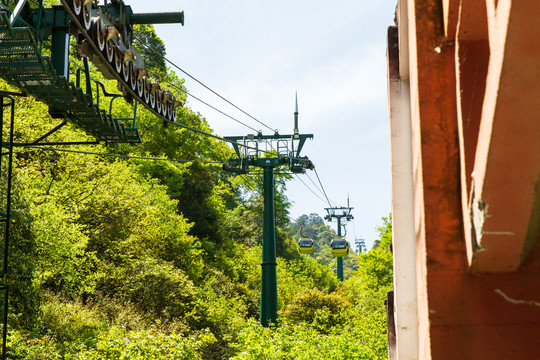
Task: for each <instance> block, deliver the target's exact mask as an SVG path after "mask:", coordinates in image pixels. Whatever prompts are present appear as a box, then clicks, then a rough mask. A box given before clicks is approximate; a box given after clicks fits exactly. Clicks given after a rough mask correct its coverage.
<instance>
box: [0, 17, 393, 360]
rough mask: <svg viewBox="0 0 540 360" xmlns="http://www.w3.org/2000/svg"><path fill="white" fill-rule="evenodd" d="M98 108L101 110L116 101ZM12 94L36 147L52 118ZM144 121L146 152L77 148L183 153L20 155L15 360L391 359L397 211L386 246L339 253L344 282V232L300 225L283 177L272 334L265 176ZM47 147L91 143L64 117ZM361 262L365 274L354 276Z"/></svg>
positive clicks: (387, 221) (192, 138)
mask: <svg viewBox="0 0 540 360" xmlns="http://www.w3.org/2000/svg"><path fill="white" fill-rule="evenodd" d="M136 28H137V31H138V32H139V34H140V39H141V41H142V42H144V43H146V44H151V45H152V46H153V47H158V48H159V49H162V50H163V51H161V50H160V51H161V52H162V53H163V54H164V51H165V49H164V46H163V42H162V41H161V40H160V39H159V38H158V37H157V36H156V34H155V32H154V30H153V28H152V27H151V26H138V27H136ZM141 51H142V52H143V54H144V56H145V58H146V59H147V65H148V66H149V67H151V68H153V69H154V70H155V71H157V72H160V73H161V74H162V75H163V76H165V78H166V79H167V80H168V81H169V82H170V83H172V85H170V86H171V89H173V88H176V89H175V91H173V92H175V93H176V90H178V88H179V89H183V80H181V79H179V78H177V77H176V75H175V74H174V73H172V72H171V71H170V70H169V69H167V68H166V66H165V64H164V63H163V62H162V61H163V59H162V58H159V57H155V56H154V55H155V54H153V53H149V52H147V51H146V50H142V49H141ZM91 74H92V76H93V77H94V78H95V79H98V80H101V81H103V83H104V86H105V87H106V89H107V91H110V92H117V91H116V84H115V83H114V82H110V81H106V80H105V79H104V78H103V76H102V75H101V74H99V73H98V72H97V71H96V70H95V69H91ZM83 85H84V84H83ZM0 86H1V87H2V88H4V89H8V88H9V87H7V86H5V84H3V83H2V82H0ZM164 86H165V87H166V86H167V85H164ZM180 96H181V98H182V99H185V96H186V95H185V94H184V95H180ZM100 101H101V106H102V107H107V106H108V105H109V101H110V100H107V99H101V100H100ZM16 102H17V119H16V127H15V137H16V141H18V142H32V141H34V140H35V139H37V138H39V137H40V136H41V135H43V134H44V133H46V132H48V131H50V130H51V129H52V128H54V127H55V126H56V125H58V120H54V119H51V118H50V117H49V116H48V108H47V106H46V105H44V104H42V103H40V102H38V101H36V100H35V99H33V98H31V97H28V98H21V99H17V100H16ZM132 111H133V109H132V107H131V105H129V104H127V103H126V102H124V101H122V100H121V99H119V100H118V101H116V102H115V105H114V110H113V113H114V115H115V116H119V117H129V116H131V114H132ZM178 122H180V123H182V124H185V125H187V126H190V127H194V128H197V129H200V130H202V131H205V132H211V131H212V129H211V128H210V126H209V125H208V123H207V122H206V119H204V117H202V116H201V115H200V114H197V113H194V112H193V111H191V110H190V109H189V108H183V109H180V111H179V114H178ZM137 124H138V127H139V129H140V131H141V133H142V135H143V142H142V143H141V144H139V145H137V146H131V145H128V144H118V145H105V146H104V145H95V146H81V147H77V150H86V151H90V152H93V151H95V152H114V153H117V154H122V155H133V156H144V157H150V158H152V157H154V158H168V159H170V160H182V161H176V162H164V161H152V160H141V159H139V160H125V159H115V160H111V159H110V158H105V157H101V156H89V155H81V154H66V153H61V152H54V151H47V150H42V149H35V148H31V149H29V148H17V150H16V156H15V161H14V166H15V177H14V180H13V198H12V205H13V206H12V210H13V213H12V221H11V223H10V225H11V239H10V244H9V250H10V263H9V272H8V276H7V278H8V281H9V285H10V294H11V295H10V316H9V323H10V324H9V326H10V332H9V337H8V345H9V347H8V353H9V358H10V359H92V360H94V359H228V358H232V359H259V358H264V359H351V358H354V359H382V358H385V357H386V333H385V332H386V326H385V321H384V317H385V312H384V306H383V300H384V298H385V294H386V291H388V290H389V289H391V287H392V255H391V253H390V251H389V245H390V244H391V216H389V217H388V218H383V221H384V223H383V225H382V226H381V227H380V228H379V232H380V235H381V239H380V241H379V242H378V247H376V248H374V249H372V250H371V251H370V252H368V253H366V254H361V255H360V256H356V255H354V254H350V255H349V256H348V257H346V258H345V259H344V261H345V268H346V276H347V277H348V278H349V279H348V280H347V281H346V282H344V283H340V282H338V281H337V279H336V276H335V274H334V272H333V269H334V267H335V262H336V260H335V258H333V257H332V255H331V249H330V246H329V244H330V241H331V240H332V239H333V238H334V237H335V236H336V235H335V233H334V231H332V230H331V229H330V228H329V227H328V226H327V225H325V224H324V221H323V220H322V219H321V218H320V217H319V216H318V215H317V214H310V215H309V216H307V215H303V216H301V217H300V218H299V219H298V220H297V221H295V222H293V223H292V224H291V223H290V221H289V217H288V215H289V213H288V212H289V208H290V206H291V203H290V202H289V200H288V199H287V196H286V183H287V181H288V179H289V178H290V176H288V175H279V174H278V175H277V176H276V187H275V195H276V196H275V199H276V204H275V214H276V226H277V229H276V236H277V244H276V250H277V254H278V259H277V264H278V266H277V275H278V301H279V305H280V308H281V311H280V313H279V314H280V316H279V326H278V327H277V328H276V329H273V330H270V329H265V328H262V327H261V326H260V325H257V324H256V323H255V319H257V318H258V316H259V301H260V282H261V274H260V273H261V270H260V262H261V247H260V245H261V239H262V233H261V231H262V213H263V205H264V204H263V199H262V176H261V171H260V169H259V170H255V171H253V172H251V173H250V174H249V175H248V176H246V177H240V176H232V175H231V174H226V173H223V172H222V171H221V169H220V167H219V163H221V162H223V161H225V160H227V159H228V158H229V157H231V155H232V151H231V150H230V149H229V147H228V146H227V145H226V144H224V143H221V142H218V141H217V140H215V139H213V138H209V137H206V136H202V135H201V134H199V133H196V132H192V131H189V130H185V129H182V128H179V127H175V126H173V125H170V126H169V127H168V128H164V127H163V125H162V121H161V120H159V119H157V118H156V117H155V116H153V115H152V114H151V113H150V112H148V111H146V110H144V109H143V110H141V111H139V113H138V117H137ZM48 140H49V141H54V142H62V141H88V140H92V139H91V138H90V137H89V136H88V135H86V134H85V133H84V132H82V131H81V130H80V129H77V128H75V127H74V126H72V125H69V124H68V125H67V126H64V127H63V128H62V129H60V130H59V131H57V132H55V133H54V134H52V135H51V136H50V137H49V138H48ZM185 160H191V161H185ZM5 168H6V166H5V163H3V164H2V171H4V172H5ZM2 175H5V173H2ZM3 179H5V176H2V177H0V185H2V189H4V188H5V183H2V181H5V180H3ZM2 196H4V195H3V194H1V193H0V204H2V203H3V202H4V201H5V197H2ZM301 226H304V230H303V233H304V235H306V236H308V237H311V238H313V240H314V242H315V252H314V254H313V255H311V256H309V255H301V254H300V253H299V251H298V246H297V241H298V239H299V229H300V227H301ZM0 230H2V229H1V228H0ZM354 261H355V262H354ZM353 264H358V265H359V270H358V271H355V272H352V271H350V269H351V268H352V265H353ZM0 306H1V305H0Z"/></svg>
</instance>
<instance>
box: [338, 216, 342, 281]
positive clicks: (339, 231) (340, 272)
mask: <svg viewBox="0 0 540 360" xmlns="http://www.w3.org/2000/svg"><path fill="white" fill-rule="evenodd" d="M337 236H338V237H341V217H339V216H338V217H337ZM337 277H338V279H339V280H340V281H343V256H340V257H338V258H337Z"/></svg>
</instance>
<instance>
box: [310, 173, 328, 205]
mask: <svg viewBox="0 0 540 360" xmlns="http://www.w3.org/2000/svg"><path fill="white" fill-rule="evenodd" d="M313 170H315V175H317V180H319V184H320V185H321V189H322V191H323V193H324V196H325V197H326V201H328V205H329V206H330V207H332V204H330V199H328V195H326V191H325V190H324V186H323V184H322V182H321V178H320V177H319V174H318V173H317V169H316V168H314V169H313Z"/></svg>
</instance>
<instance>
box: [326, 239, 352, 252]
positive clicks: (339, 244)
mask: <svg viewBox="0 0 540 360" xmlns="http://www.w3.org/2000/svg"><path fill="white" fill-rule="evenodd" d="M330 247H331V248H332V255H333V256H334V257H340V256H347V255H348V254H349V242H348V241H347V240H345V239H343V238H337V239H334V240H332V242H331V243H330Z"/></svg>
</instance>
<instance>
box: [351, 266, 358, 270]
mask: <svg viewBox="0 0 540 360" xmlns="http://www.w3.org/2000/svg"><path fill="white" fill-rule="evenodd" d="M352 268H353V270H358V269H360V266H358V265H354V266H353V267H352Z"/></svg>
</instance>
